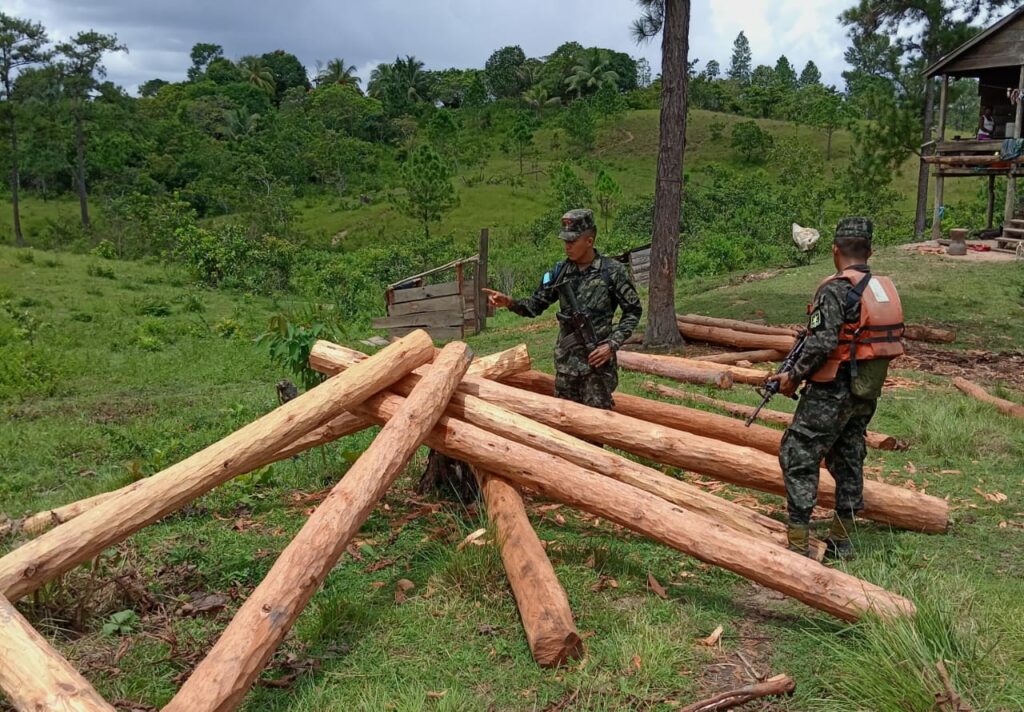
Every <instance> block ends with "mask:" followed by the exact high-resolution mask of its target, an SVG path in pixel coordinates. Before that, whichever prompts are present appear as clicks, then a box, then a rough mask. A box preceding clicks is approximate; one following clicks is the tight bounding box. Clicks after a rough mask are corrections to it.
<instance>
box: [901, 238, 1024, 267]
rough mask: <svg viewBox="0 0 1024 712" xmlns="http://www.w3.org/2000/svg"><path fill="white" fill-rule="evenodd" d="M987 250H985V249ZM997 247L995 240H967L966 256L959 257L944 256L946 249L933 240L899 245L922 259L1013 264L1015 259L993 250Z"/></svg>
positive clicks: (1008, 254)
mask: <svg viewBox="0 0 1024 712" xmlns="http://www.w3.org/2000/svg"><path fill="white" fill-rule="evenodd" d="M986 247H987V248H988V249H987V250H986V249H985V248H986ZM995 247H998V245H997V244H996V241H995V240H968V241H967V254H966V255H962V256H960V257H955V256H950V255H947V254H946V248H945V247H944V246H942V245H940V244H939V243H938V242H936V241H935V240H927V241H925V242H911V243H910V244H908V245H901V246H900V249H901V250H903V251H904V252H910V253H914V254H917V255H921V256H922V257H932V258H936V259H941V260H953V261H956V262H1013V261H1014V260H1015V259H1017V258H1016V257H1015V256H1014V255H1012V254H1010V253H1009V252H997V251H995V250H994V249H993V248H995Z"/></svg>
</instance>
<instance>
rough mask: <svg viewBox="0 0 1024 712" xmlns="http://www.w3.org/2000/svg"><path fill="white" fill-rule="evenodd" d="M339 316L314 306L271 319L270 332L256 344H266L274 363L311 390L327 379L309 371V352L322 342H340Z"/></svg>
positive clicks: (283, 313) (262, 336)
mask: <svg viewBox="0 0 1024 712" xmlns="http://www.w3.org/2000/svg"><path fill="white" fill-rule="evenodd" d="M336 319H337V314H336V313H334V312H332V311H331V310H330V309H328V308H325V307H323V306H318V305H311V306H309V307H306V308H304V309H302V310H301V311H299V312H296V313H291V314H289V313H286V312H282V313H280V314H277V315H275V316H273V317H271V319H270V323H269V324H268V326H267V331H265V332H264V333H263V334H261V335H260V336H259V337H258V338H257V339H256V343H258V344H263V345H265V346H266V347H267V350H268V351H269V353H270V360H271V361H273V362H274V364H276V365H277V366H280V367H281V368H283V369H285V370H286V371H287V372H288V373H290V374H291V375H292V376H294V377H296V378H298V379H299V380H300V381H301V382H302V385H303V387H305V388H306V389H307V390H308V389H310V388H313V387H314V386H316V385H317V384H318V383H322V382H323V380H324V375H323V374H321V373H319V372H317V371H314V370H313V369H312V368H310V367H309V352H310V351H312V349H313V344H315V343H316V342H317V340H318V339H328V340H337V339H338V338H339V336H340V335H341V333H342V330H341V328H340V326H339V325H338V324H337V321H336Z"/></svg>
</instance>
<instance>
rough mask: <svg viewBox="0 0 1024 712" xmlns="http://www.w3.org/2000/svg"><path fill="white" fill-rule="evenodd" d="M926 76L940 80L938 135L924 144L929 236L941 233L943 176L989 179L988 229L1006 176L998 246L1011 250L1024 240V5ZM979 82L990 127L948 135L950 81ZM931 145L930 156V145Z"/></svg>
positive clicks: (957, 50)
mask: <svg viewBox="0 0 1024 712" xmlns="http://www.w3.org/2000/svg"><path fill="white" fill-rule="evenodd" d="M924 75H925V77H926V78H928V79H932V78H934V77H939V78H940V79H941V85H940V87H941V88H940V91H939V125H938V137H937V139H936V140H935V141H933V142H931V143H930V144H926V145H925V146H923V147H922V149H923V152H924V154H925V159H924V160H925V161H926V162H927V163H929V164H931V166H932V168H934V171H935V172H934V175H935V199H934V217H933V219H932V238H933V239H938V238H939V237H940V236H941V234H942V213H943V208H942V206H943V187H944V183H945V180H946V178H962V177H984V178H985V179H986V180H987V181H988V215H987V218H988V220H987V224H988V228H989V229H992V227H993V221H994V212H995V181H996V177H997V176H1006V178H1007V186H1006V197H1005V202H1004V206H1003V229H1002V235H1001V236H1000V237H998V238H997V240H998V243H999V247H1000V248H1002V249H1006V250H1011V251H1012V250H1015V249H1016V248H1017V246H1018V245H1019V244H1022V243H1024V219H1022V218H1021V217H1019V216H1018V214H1017V206H1016V191H1017V185H1016V184H1017V176H1018V175H1024V168H1022V166H1024V142H1022V141H1021V138H1022V131H1021V129H1022V126H1021V124H1022V118H1024V115H1022V109H1024V104H1022V103H1021V102H1022V98H1024V97H1022V95H1024V7H1022V8H1018V9H1017V10H1015V11H1013V12H1011V13H1010V14H1009V15H1007V16H1006V17H1004V18H1003V19H1001V20H999V21H998V22H996V23H995V24H993V25H992V26H990V27H988V28H987V29H985V30H984V31H983V32H980V33H979V34H977V35H975V36H974V37H972V38H971V39H970V40H968V41H967V42H965V43H964V44H962V45H960V46H959V47H957V48H956V49H954V50H953V51H952V52H950V53H949V54H947V55H946V56H944V57H942V58H941V59H940V60H938V61H937V62H935V63H934V64H932V65H931V66H929V67H928V68H926V69H925V70H924ZM950 78H953V79H963V78H974V79H977V81H978V95H979V97H980V100H981V103H980V106H981V107H992V118H991V121H990V123H991V125H992V131H991V133H989V134H988V135H987V136H986V135H984V134H981V133H979V134H977V135H972V136H970V137H969V138H966V139H960V138H959V137H955V138H954V139H952V140H947V138H946V116H947V102H948V97H949V94H950V92H949V80H950ZM929 149H933V150H932V151H931V154H930V155H928V150H929Z"/></svg>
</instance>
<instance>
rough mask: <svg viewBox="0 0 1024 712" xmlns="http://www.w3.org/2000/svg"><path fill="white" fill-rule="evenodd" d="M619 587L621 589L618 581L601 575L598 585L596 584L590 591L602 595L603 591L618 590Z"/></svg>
mask: <svg viewBox="0 0 1024 712" xmlns="http://www.w3.org/2000/svg"><path fill="white" fill-rule="evenodd" d="M618 587H619V582H618V581H616V580H615V579H613V578H612V577H611V576H605V575H604V574H601V575H600V576H599V577H598V579H597V583H595V584H594V585H593V586H591V587H590V590H591V591H593V592H594V593H600V592H601V591H603V590H605V589H606V588H618Z"/></svg>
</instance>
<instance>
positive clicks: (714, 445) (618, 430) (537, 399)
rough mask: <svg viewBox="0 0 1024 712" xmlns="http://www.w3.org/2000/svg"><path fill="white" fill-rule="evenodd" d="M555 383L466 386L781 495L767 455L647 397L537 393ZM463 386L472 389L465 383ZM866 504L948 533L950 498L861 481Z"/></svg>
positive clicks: (634, 448) (668, 460)
mask: <svg viewBox="0 0 1024 712" xmlns="http://www.w3.org/2000/svg"><path fill="white" fill-rule="evenodd" d="M553 381H554V379H553V378H552V377H551V376H548V375H547V374H543V373H538V372H537V371H527V372H525V373H517V374H515V375H514V376H510V377H508V378H505V379H503V382H504V383H506V384H510V385H513V386H519V387H520V388H524V389H529V390H530V391H534V392H536V393H538V395H535V396H533V397H530V396H528V395H526V391H524V390H520V389H513V390H512V391H511V392H509V391H506V390H503V389H501V385H502V384H500V383H490V382H487V381H485V382H482V383H480V384H479V387H477V386H478V384H476V383H474V384H472V388H473V390H474V391H475V392H474V393H473V394H474V395H477V396H479V397H481V398H483V399H484V400H488V401H490V402H492V403H495V404H497V405H500V406H502V407H504V408H508V409H509V410H514V411H516V412H518V413H522V414H524V415H527V416H529V417H530V418H533V419H534V420H539V421H540V422H542V423H546V424H548V425H551V426H553V427H556V428H558V429H560V430H564V431H565V432H568V433H572V434H574V435H578V436H579V437H583V438H587V439H590V440H596V441H598V442H603V443H605V444H606V445H611V446H612V447H617V448H619V449H621V450H626V451H628V452H632V453H635V454H637V455H641V456H643V457H647V458H649V459H651V460H654V461H655V462H661V463H664V464H667V465H674V466H676V467H681V468H683V469H686V470H690V471H692V472H699V473H702V474H706V475H711V476H712V477H716V478H718V479H721V480H725V481H727V482H732V483H734V484H738V485H741V486H743V487H751V488H753V489H758V490H762V491H764V492H773V493H775V494H782V495H784V494H785V491H786V490H785V485H784V484H783V481H782V471H781V470H780V469H779V463H778V460H777V459H776V458H775V457H772V456H770V455H768V454H767V453H765V452H762V451H759V450H754V449H753V448H749V447H743V446H740V445H733V444H729V443H725V442H722V441H720V440H712V439H710V438H708V437H703V436H701V435H697V434H695V433H693V432H683V431H680V430H673V429H670V428H666V427H663V426H661V425H657V424H655V423H654V422H651V421H653V418H652V413H655V412H657V411H658V409H657V408H656V407H655V406H658V405H659V404H658V403H657V402H656V401H651V400H648V399H646V398H639V397H637V396H627V395H625V394H619V393H616V394H615V410H613V411H606V410H599V409H596V408H588V407H587V406H584V405H580V404H578V403H573V402H572V401H567V400H562V399H558V398H553V397H550V396H547V395H539V393H551V392H552V384H553ZM467 388H470V386H468V385H467ZM466 392H469V391H468V390H467V391H466ZM624 404H629V405H628V406H626V409H628V410H631V411H632V412H635V413H637V417H629V416H627V415H624V414H623V410H622V409H623V406H624ZM660 405H665V406H668V405H669V404H665V403H663V404H660ZM669 407H670V408H671V407H675V408H679V406H669ZM690 410H692V409H690ZM695 412H696V413H698V414H700V416H704V417H705V418H708V417H709V416H712V415H713V414H711V413H707V412H704V411H695ZM722 417H724V416H722ZM644 418H646V420H644ZM698 419H699V416H698ZM725 420H728V421H730V422H732V423H733V424H735V425H737V426H738V427H740V428H743V424H742V423H739V422H738V421H735V420H732V419H731V418H725ZM745 429H746V428H744V430H745ZM765 430H768V431H769V432H772V433H774V434H775V437H776V438H778V437H779V433H778V431H774V430H771V429H770V428H765ZM818 502H819V503H820V504H822V505H823V506H832V505H833V504H834V503H835V482H834V481H833V480H832V477H831V476H829V475H827V473H826V472H825V471H822V477H821V481H820V483H819V485H818ZM864 503H865V509H864V511H863V512H861V516H863V517H865V518H867V519H872V520H874V521H877V522H883V523H885V524H891V525H892V526H895V527H899V528H901V529H911V530H914V531H921V532H929V533H940V532H944V531H946V528H947V526H948V525H949V503H948V502H946V501H945V500H942V499H940V498H938V497H933V496H931V495H927V494H923V493H921V492H914V491H911V490H908V489H904V488H902V487H895V486H893V485H889V484H886V483H884V482H877V481H875V480H865V482H864Z"/></svg>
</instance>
